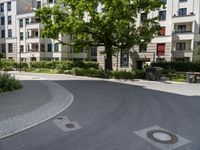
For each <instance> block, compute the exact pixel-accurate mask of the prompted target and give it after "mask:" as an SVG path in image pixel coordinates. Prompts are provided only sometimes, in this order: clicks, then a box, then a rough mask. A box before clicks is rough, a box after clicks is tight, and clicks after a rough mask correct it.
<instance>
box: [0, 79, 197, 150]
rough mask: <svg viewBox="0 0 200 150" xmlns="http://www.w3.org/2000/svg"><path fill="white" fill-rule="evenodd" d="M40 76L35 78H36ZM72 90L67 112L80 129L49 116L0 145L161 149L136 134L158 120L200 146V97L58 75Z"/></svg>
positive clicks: (53, 149) (32, 149) (1, 148)
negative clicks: (60, 124)
mask: <svg viewBox="0 0 200 150" xmlns="http://www.w3.org/2000/svg"><path fill="white" fill-rule="evenodd" d="M35 82H37V81H35ZM55 82H57V83H59V84H60V85H62V86H63V87H65V88H66V89H67V90H68V91H70V92H71V93H72V94H73V95H74V102H73V104H72V105H71V106H70V107H69V108H68V109H67V110H66V111H64V112H63V113H62V114H59V115H58V116H57V117H59V116H67V117H68V119H69V120H71V121H75V122H77V123H78V124H79V125H80V126H81V128H82V129H79V130H74V131H70V132H63V130H61V129H60V128H59V127H58V126H56V124H55V123H54V120H55V119H56V118H57V117H55V118H54V119H51V120H49V121H47V122H45V123H43V124H41V125H39V126H36V127H34V128H31V129H29V130H26V131H24V132H21V133H19V134H16V135H14V136H11V137H9V138H5V139H3V140H1V141H0V150H159V149H158V148H156V147H155V146H153V145H152V144H150V143H148V142H146V141H145V140H143V139H142V138H140V137H138V136H137V135H136V134H134V132H135V131H137V130H141V129H144V128H149V127H152V126H155V125H157V126H160V127H162V128H164V129H167V130H170V131H171V132H173V133H176V134H178V135H181V136H182V137H184V138H187V139H188V140H190V141H191V143H189V144H187V145H184V146H182V147H179V148H177V149H176V150H199V149H200V142H199V141H200V128H199V127H200V97H198V96H184V95H178V94H172V93H167V92H161V91H155V90H151V89H145V88H144V87H142V86H135V85H126V84H120V83H113V82H106V81H92V80H91V81H84V80H79V81H78V80H77V81H76V80H73V81H70V80H68V81H67V80H65V81H55Z"/></svg>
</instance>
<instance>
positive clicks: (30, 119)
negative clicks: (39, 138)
mask: <svg viewBox="0 0 200 150" xmlns="http://www.w3.org/2000/svg"><path fill="white" fill-rule="evenodd" d="M40 82H41V84H45V85H46V86H47V88H48V91H49V93H50V94H51V101H50V102H48V103H46V104H44V105H42V106H41V107H39V108H37V109H36V110H34V111H32V112H27V113H25V114H23V115H19V116H16V117H12V118H9V119H7V120H3V121H0V139H3V138H6V137H9V136H11V135H14V134H16V133H19V132H22V131H24V130H27V129H30V128H32V127H34V126H37V125H39V124H41V123H43V122H45V121H47V120H49V119H51V118H53V117H55V116H56V115H57V114H59V113H61V112H63V111H64V110H65V109H67V108H68V107H69V106H70V105H71V104H72V102H73V99H74V96H73V95H72V94H71V93H70V92H69V91H67V90H66V89H65V88H64V87H62V86H61V85H59V84H57V83H55V82H51V81H40ZM41 90H42V89H41Z"/></svg>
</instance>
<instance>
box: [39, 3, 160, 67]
mask: <svg viewBox="0 0 200 150" xmlns="http://www.w3.org/2000/svg"><path fill="white" fill-rule="evenodd" d="M162 6H163V3H162V2H161V0H59V1H58V2H57V4H56V5H55V6H54V7H51V8H50V7H48V6H47V7H42V8H40V9H38V10H36V16H37V17H38V19H39V21H40V22H41V23H42V24H43V25H44V29H43V30H42V33H41V35H42V37H44V38H52V39H56V40H58V41H59V42H60V43H61V44H64V45H69V46H73V47H74V48H75V49H77V50H78V49H79V50H80V49H87V48H89V47H91V46H104V47H105V54H106V59H105V69H106V70H112V55H113V53H114V52H115V50H116V49H120V50H127V49H130V48H131V47H133V46H135V45H139V44H147V43H149V42H150V41H151V39H152V38H153V35H154V33H155V32H156V31H158V27H159V25H158V21H157V19H158V18H157V17H156V18H146V19H145V20H143V23H142V24H141V25H140V26H137V25H136V18H137V17H138V14H140V13H146V14H148V13H149V12H151V11H155V10H157V9H159V8H160V7H162ZM60 35H62V36H67V35H72V36H73V38H72V40H70V41H69V42H66V40H60V38H59V37H60Z"/></svg>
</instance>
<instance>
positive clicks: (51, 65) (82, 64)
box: [30, 61, 99, 70]
mask: <svg viewBox="0 0 200 150" xmlns="http://www.w3.org/2000/svg"><path fill="white" fill-rule="evenodd" d="M30 67H31V68H33V69H41V68H43V69H44V68H45V69H61V70H71V69H72V68H75V67H78V68H84V69H89V68H94V69H98V68H99V64H98V63H96V62H90V61H89V62H86V61H77V62H73V61H61V62H58V61H38V62H31V63H30Z"/></svg>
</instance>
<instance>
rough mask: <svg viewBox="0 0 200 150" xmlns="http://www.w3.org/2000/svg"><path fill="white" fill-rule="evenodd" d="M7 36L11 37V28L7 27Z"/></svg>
mask: <svg viewBox="0 0 200 150" xmlns="http://www.w3.org/2000/svg"><path fill="white" fill-rule="evenodd" d="M8 37H12V29H8Z"/></svg>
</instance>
